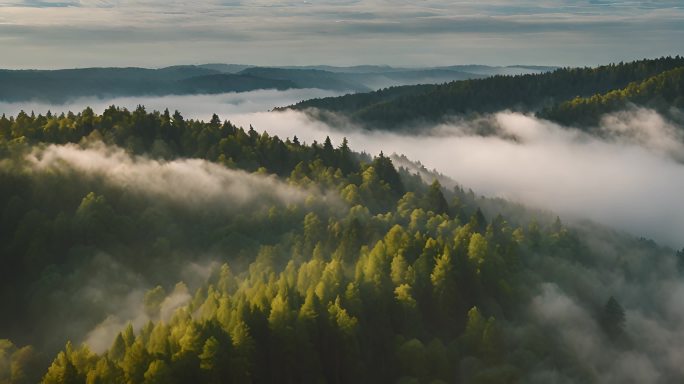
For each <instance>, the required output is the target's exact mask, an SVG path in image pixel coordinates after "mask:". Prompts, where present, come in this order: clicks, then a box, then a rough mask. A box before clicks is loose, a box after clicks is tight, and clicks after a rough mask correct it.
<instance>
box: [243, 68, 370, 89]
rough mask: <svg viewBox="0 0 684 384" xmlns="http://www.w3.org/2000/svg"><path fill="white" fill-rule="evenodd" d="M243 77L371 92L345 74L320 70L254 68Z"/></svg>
mask: <svg viewBox="0 0 684 384" xmlns="http://www.w3.org/2000/svg"><path fill="white" fill-rule="evenodd" d="M239 74H241V75H249V76H256V77H261V78H267V79H276V80H287V81H292V82H294V83H295V84H297V85H298V86H299V87H300V88H321V89H330V90H336V91H354V92H359V91H369V90H370V89H369V88H368V87H366V86H365V85H363V84H361V83H358V82H355V81H353V80H352V79H350V78H348V77H346V76H345V75H344V74H339V73H333V72H328V71H322V70H320V69H287V68H262V67H252V68H247V69H245V70H243V71H241V72H240V73H239Z"/></svg>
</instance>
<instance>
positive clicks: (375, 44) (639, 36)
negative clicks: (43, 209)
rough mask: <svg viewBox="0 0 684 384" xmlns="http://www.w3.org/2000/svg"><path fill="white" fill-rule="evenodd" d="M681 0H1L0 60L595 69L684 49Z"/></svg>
mask: <svg viewBox="0 0 684 384" xmlns="http://www.w3.org/2000/svg"><path fill="white" fill-rule="evenodd" d="M682 20H684V3H683V2H682V1H674V0H662V1H641V2H638V1H614V0H588V1H585V0H579V1H569V0H539V1H530V0H521V1H515V2H513V1H499V0H484V1H445V0H422V1H404V0H392V1H388V0H337V1H332V0H322V1H317V0H301V1H289V0H284V1H263V0H252V1H239V0H234V1H232V0H214V1H195V2H182V1H177V0H164V1H161V0H144V1H137V0H80V1H79V0H0V50H1V51H2V58H0V68H12V69H17V68H41V69H52V68H71V67H90V66H143V67H162V66H167V65H174V64H200V63H208V62H219V63H239V64H252V65H310V64H330V65H358V64H392V65H397V66H436V65H452V64H474V63H476V64H490V65H513V64H538V65H569V66H575V65H596V64H602V63H608V62H615V61H622V60H624V61H627V60H633V59H638V58H644V57H657V56H663V55H675V54H682V53H683V52H684V22H682Z"/></svg>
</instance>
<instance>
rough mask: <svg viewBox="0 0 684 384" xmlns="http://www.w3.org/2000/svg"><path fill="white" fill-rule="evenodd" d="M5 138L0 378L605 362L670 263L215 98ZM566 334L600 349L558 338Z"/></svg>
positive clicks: (442, 371) (417, 375)
mask: <svg viewBox="0 0 684 384" xmlns="http://www.w3.org/2000/svg"><path fill="white" fill-rule="evenodd" d="M628 89H632V88H628ZM648 89H651V88H648ZM607 97H610V96H607ZM573 103H574V104H573V105H575V104H577V103H578V102H573ZM579 105H583V104H579ZM0 154H1V156H2V160H1V161H0V220H1V225H2V231H0V247H1V248H0V249H1V253H2V255H3V268H2V269H0V274H1V275H0V293H1V295H0V305H1V306H2V308H3V313H4V314H5V315H4V316H1V317H0V329H2V330H3V334H2V335H0V336H2V337H8V338H9V339H5V340H2V341H0V374H1V375H2V376H0V382H2V383H34V382H38V381H42V382H44V383H200V382H206V383H269V382H280V383H390V382H392V383H393V382H400V383H441V382H446V383H451V382H464V383H517V382H553V381H554V380H560V379H559V378H564V379H567V380H572V381H576V382H604V381H605V380H607V379H608V377H610V380H613V379H616V378H617V379H619V378H620V377H621V376H620V372H615V371H614V367H612V366H611V362H612V360H613V359H617V358H623V357H624V356H631V355H632V354H633V353H635V351H646V353H650V352H654V353H656V352H658V351H659V349H658V347H657V346H656V347H654V346H652V345H650V344H647V343H644V342H643V341H642V340H640V339H638V335H634V334H629V333H628V332H627V331H626V328H625V322H626V319H629V316H630V312H629V311H626V310H625V307H623V305H624V303H623V302H621V301H622V300H623V298H624V300H627V301H628V303H627V304H628V305H629V306H635V305H637V303H636V302H635V300H636V299H635V298H634V295H633V294H631V293H630V292H627V291H626V289H627V288H625V287H632V288H633V287H635V286H639V285H642V284H643V285H648V286H658V287H659V286H660V285H658V284H666V283H667V282H671V281H676V280H677V279H679V278H681V277H680V275H679V274H680V273H681V271H682V270H683V269H684V268H682V265H684V255H683V254H682V253H681V252H680V253H675V252H674V251H672V250H671V249H669V248H664V247H660V246H658V245H656V244H655V243H653V242H652V241H650V240H645V239H638V238H634V237H631V236H628V235H625V234H621V233H617V232H614V231H612V230H609V229H607V228H603V227H600V226H597V225H594V224H590V223H586V224H585V225H583V226H577V225H575V226H567V225H565V224H564V223H563V221H562V219H561V218H558V217H556V216H554V215H552V214H548V213H545V212H540V211H534V210H531V209H528V208H525V207H522V206H519V205H516V204H513V203H509V202H506V201H504V200H501V199H490V198H484V197H481V196H478V195H476V194H475V193H473V191H470V190H468V189H464V188H462V187H455V188H449V189H447V188H445V187H443V186H442V185H440V183H439V182H438V181H437V178H438V177H437V175H434V177H432V179H429V178H426V177H425V175H422V176H421V175H419V174H418V173H415V172H413V171H409V170H408V169H406V168H402V167H398V166H397V165H395V164H394V162H393V159H392V157H391V156H388V155H386V154H383V153H378V154H372V155H369V154H366V153H358V152H355V151H354V149H353V148H350V147H349V145H348V144H347V141H346V140H345V141H343V142H340V143H334V144H333V143H332V142H331V140H330V139H329V138H321V140H320V142H312V143H305V142H302V141H300V140H299V139H297V137H293V138H286V139H283V138H279V137H277V136H271V135H269V134H268V133H267V132H257V131H256V130H255V129H253V128H251V127H249V128H248V129H245V128H242V127H238V126H236V125H233V124H232V123H230V122H229V121H223V120H221V119H220V118H219V117H218V116H216V115H214V117H213V118H212V119H211V120H210V121H209V122H203V121H198V120H192V119H187V120H186V119H184V118H183V116H182V114H181V113H180V112H178V111H176V112H175V113H170V112H169V111H168V110H166V111H164V112H157V111H153V112H150V111H147V110H145V108H144V107H142V106H140V107H138V108H137V109H135V110H132V111H129V110H126V109H124V108H118V107H115V106H112V107H110V108H108V109H107V110H105V111H104V112H103V113H102V114H101V115H99V114H96V113H94V111H93V110H91V109H86V110H83V111H82V112H79V113H77V114H75V113H68V114H60V115H54V114H50V113H48V114H46V115H40V114H39V115H35V114H27V113H23V112H22V113H20V114H18V115H17V116H12V117H8V116H3V117H2V118H1V119H0ZM677 260H679V262H677ZM677 266H679V268H678V267H677ZM597 276H600V278H597ZM596 281H601V283H597V282H596ZM620 287H622V288H620ZM662 287H665V285H663V286H662ZM560 290H562V291H563V292H567V293H568V296H562V295H560V294H559V292H560ZM558 297H560V299H558ZM556 299H558V300H556ZM559 302H560V303H565V304H567V307H568V308H570V309H567V308H565V309H563V308H560V307H559V306H560V305H561V304H558V303H559ZM568 302H570V303H572V305H570V304H568ZM579 308H581V313H586V314H588V317H586V318H585V317H581V316H580V317H575V319H577V321H578V322H579V323H573V321H572V320H569V323H558V321H559V318H558V316H561V315H560V314H559V313H560V312H559V311H563V310H568V311H570V310H574V311H576V312H578V313H579V312H580V309H579ZM649 310H650V311H651V314H652V315H653V316H660V315H658V314H659V313H660V312H659V311H664V309H663V308H659V307H655V306H654V307H653V308H650V309H649ZM8 314H9V315H8ZM577 316H579V315H577ZM662 316H665V315H664V314H663V315H662ZM569 319H573V317H572V316H569ZM581 322H585V323H586V324H589V325H588V326H587V327H586V328H585V329H584V330H581V331H576V332H579V333H577V334H576V335H575V334H570V336H568V334H567V333H565V331H570V330H572V329H577V328H575V327H581V326H582V325H583V324H584V323H581ZM586 324H584V325H586ZM559 329H564V330H565V331H562V330H561V331H559ZM586 332H588V333H586ZM579 335H588V336H590V337H591V338H592V339H593V340H592V343H593V344H595V345H596V346H598V348H599V349H600V351H601V352H600V354H599V355H596V356H593V355H591V354H589V355H588V356H589V359H590V361H589V360H588V358H587V355H585V353H587V352H582V351H577V350H573V349H572V348H568V347H567V337H579ZM597 361H598V363H597ZM596 364H598V366H599V367H600V366H603V367H604V368H605V369H604V370H597V369H596ZM653 369H656V370H659V372H660V374H661V375H662V376H661V377H662V378H664V379H666V381H668V380H670V379H671V380H677V379H681V377H682V376H681V372H678V371H677V370H676V369H675V368H674V366H672V365H667V364H665V365H663V366H657V367H654V368H653ZM608 375H610V376H608Z"/></svg>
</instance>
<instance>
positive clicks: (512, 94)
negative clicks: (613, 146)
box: [290, 56, 684, 129]
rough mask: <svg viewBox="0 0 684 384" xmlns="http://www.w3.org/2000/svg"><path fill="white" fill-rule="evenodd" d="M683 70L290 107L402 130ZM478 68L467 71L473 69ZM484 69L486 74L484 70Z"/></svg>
mask: <svg viewBox="0 0 684 384" xmlns="http://www.w3.org/2000/svg"><path fill="white" fill-rule="evenodd" d="M680 66H684V58H682V57H679V56H677V57H674V58H672V57H664V58H659V59H653V60H640V61H635V62H630V63H619V64H611V65H605V66H600V67H596V68H562V69H557V70H555V71H553V72H543V73H536V74H525V75H517V76H510V75H496V76H492V77H487V78H483V79H470V80H464V81H454V82H450V83H448V84H441V85H431V86H404V87H392V88H387V89H382V90H379V91H375V92H371V93H366V94H356V95H346V96H341V97H329V98H323V99H313V100H307V101H303V102H300V103H298V104H296V105H293V106H290V108H293V109H299V110H306V109H308V108H317V109H319V110H321V111H324V112H326V111H327V112H335V113H343V114H346V115H347V116H348V117H349V118H351V119H352V120H353V121H356V122H357V123H359V124H362V125H365V126H366V127H368V128H380V129H400V128H402V127H409V126H412V125H416V124H420V123H423V122H437V121H441V120H443V119H444V118H445V117H447V116H452V115H467V114H472V113H489V112H496V111H499V110H502V109H511V110H515V111H522V112H538V111H541V110H544V109H545V108H552V107H553V106H554V105H556V104H558V103H562V102H565V101H568V100H572V99H574V98H575V97H589V96H592V95H595V94H601V93H606V92H609V91H611V90H615V89H620V88H623V87H626V86H627V85H628V84H629V83H631V82H635V81H636V82H639V81H643V80H645V79H648V78H650V77H652V76H655V75H658V74H659V73H662V72H664V71H668V70H671V69H674V68H678V67H680ZM478 68H479V66H478V67H472V66H471V67H466V68H465V69H467V70H470V71H474V70H477V69H478ZM480 70H483V69H482V68H480Z"/></svg>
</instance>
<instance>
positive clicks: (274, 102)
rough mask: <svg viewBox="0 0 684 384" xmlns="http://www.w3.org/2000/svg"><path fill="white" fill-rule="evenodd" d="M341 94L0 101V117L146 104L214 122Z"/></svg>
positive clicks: (295, 92) (270, 92) (302, 91)
mask: <svg viewBox="0 0 684 384" xmlns="http://www.w3.org/2000/svg"><path fill="white" fill-rule="evenodd" d="M339 94H340V93H337V92H333V91H326V90H322V89H289V90H285V91H279V90H275V89H267V90H257V91H250V92H230V93H221V94H215V95H190V96H188V95H178V96H174V95H171V96H131V97H115V98H80V99H77V100H73V101H70V102H68V103H66V104H49V103H44V102H41V101H29V102H26V101H22V102H13V103H8V102H0V114H3V113H4V114H6V115H7V116H16V115H17V113H19V112H20V111H22V110H23V111H25V112H26V113H30V112H31V111H33V112H35V113H36V114H38V113H41V114H45V113H46V112H47V111H51V112H52V113H58V114H59V113H61V112H65V113H66V112H68V111H73V112H80V111H82V110H84V109H85V108H86V107H91V108H92V109H93V110H94V111H95V112H96V113H98V114H99V113H102V111H104V110H105V109H106V108H107V107H109V106H110V105H116V106H119V107H125V108H128V109H129V110H133V109H135V108H136V107H137V106H138V105H144V106H145V108H146V109H147V110H149V111H152V110H157V111H163V110H164V109H166V108H168V109H169V111H171V113H173V111H174V110H179V111H181V112H182V114H183V116H184V117H185V118H186V119H190V118H192V119H203V120H207V121H208V120H209V119H211V115H212V114H213V113H219V112H220V113H221V114H222V115H223V116H224V117H226V116H229V115H232V114H236V113H250V112H264V111H269V110H271V109H272V108H273V107H274V106H280V105H291V104H294V103H297V102H298V101H301V100H304V99H310V98H315V97H328V96H338V95H339Z"/></svg>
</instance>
